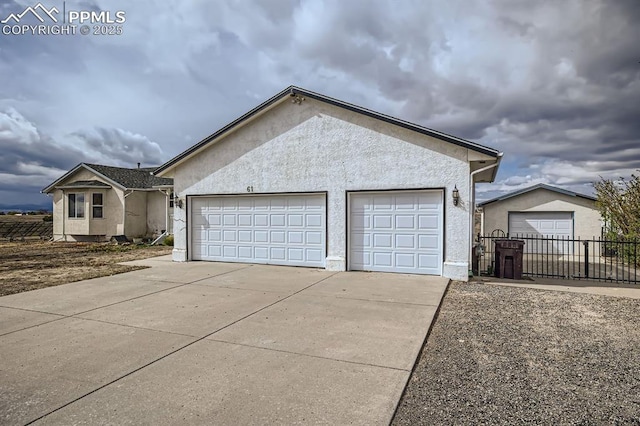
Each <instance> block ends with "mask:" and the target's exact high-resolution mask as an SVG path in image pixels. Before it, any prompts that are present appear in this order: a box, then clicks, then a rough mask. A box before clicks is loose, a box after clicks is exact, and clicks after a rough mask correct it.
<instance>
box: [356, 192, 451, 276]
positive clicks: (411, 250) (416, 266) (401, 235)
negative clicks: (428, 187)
mask: <svg viewBox="0 0 640 426" xmlns="http://www.w3.org/2000/svg"><path fill="white" fill-rule="evenodd" d="M349 199H350V200H349V203H350V206H349V207H350V213H349V219H350V220H349V268H350V269H352V270H362V271H381V272H404V273H411V274H430V275H441V274H442V258H443V256H442V250H443V228H444V226H443V206H442V199H443V197H442V191H440V190H437V191H406V192H405V191H397V192H396V191H394V192H377V193H372V192H361V193H351V194H350V197H349Z"/></svg>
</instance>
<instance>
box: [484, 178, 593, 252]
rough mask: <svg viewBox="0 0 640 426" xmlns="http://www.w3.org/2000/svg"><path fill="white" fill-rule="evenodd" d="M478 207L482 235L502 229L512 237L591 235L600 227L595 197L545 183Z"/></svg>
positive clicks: (573, 236)
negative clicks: (479, 209)
mask: <svg viewBox="0 0 640 426" xmlns="http://www.w3.org/2000/svg"><path fill="white" fill-rule="evenodd" d="M478 207H481V208H482V210H483V213H482V217H483V222H482V228H483V230H482V232H483V233H484V234H485V235H491V233H492V232H493V233H494V235H498V234H499V233H500V231H502V232H504V233H505V234H509V236H512V237H517V236H518V235H520V236H531V237H543V236H544V237H550V238H557V239H573V238H581V239H585V238H587V239H591V238H593V237H596V238H599V237H600V233H601V229H602V221H601V217H600V212H599V211H598V209H597V208H596V198H595V197H591V196H589V195H583V194H578V193H576V192H573V191H567V190H565V189H561V188H556V187H553V186H549V185H545V184H539V185H535V186H532V187H530V188H526V189H523V190H520V191H515V192H511V193H509V194H506V195H503V196H501V197H498V198H495V199H493V200H489V201H485V202H483V203H479V204H478ZM494 231H495V232H494ZM532 244H533V242H531V244H530V245H532ZM531 250H533V248H531V249H530V250H529V251H531Z"/></svg>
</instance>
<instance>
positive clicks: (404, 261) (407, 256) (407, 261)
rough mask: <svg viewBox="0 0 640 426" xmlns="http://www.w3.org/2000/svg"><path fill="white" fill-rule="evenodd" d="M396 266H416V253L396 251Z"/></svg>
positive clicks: (411, 267) (412, 267)
mask: <svg viewBox="0 0 640 426" xmlns="http://www.w3.org/2000/svg"><path fill="white" fill-rule="evenodd" d="M395 258H396V259H395V260H396V266H397V267H398V268H410V269H414V268H415V267H416V261H415V260H416V255H415V254H414V253H395Z"/></svg>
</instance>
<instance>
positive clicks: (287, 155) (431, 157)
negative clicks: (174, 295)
mask: <svg viewBox="0 0 640 426" xmlns="http://www.w3.org/2000/svg"><path fill="white" fill-rule="evenodd" d="M501 158H502V153H501V152H499V151H497V150H495V149H493V148H489V147H486V146H483V145H480V144H478V143H476V142H472V141H468V140H465V139H462V138H459V137H456V136H453V135H449V134H445V133H442V132H438V131H436V130H433V129H429V128H426V127H422V126H420V125H417V124H412V123H409V122H407V121H404V120H399V119H396V118H393V117H390V116H387V115H384V114H380V113H377V112H375V111H371V110H369V109H367V108H363V107H359V106H357V105H353V104H351V103H348V102H344V101H341V100H339V99H335V98H331V97H328V96H324V95H322V94H320V93H316V92H312V91H309V90H306V89H302V88H300V87H295V86H291V87H288V88H287V89H285V90H283V91H281V92H280V93H278V94H276V95H275V96H273V97H272V98H270V99H268V100H266V101H265V102H263V103H261V104H260V105H258V106H256V107H255V108H253V109H252V110H250V111H248V112H247V113H245V114H244V115H242V116H240V117H238V118H237V119H235V120H234V121H232V122H230V123H229V124H227V125H225V126H223V127H221V128H220V129H218V130H216V131H214V132H213V133H211V134H210V135H209V136H207V137H205V138H204V139H202V140H200V141H199V142H197V143H196V144H194V145H193V146H191V147H190V148H188V149H187V150H185V151H184V152H182V153H181V154H179V155H177V156H176V157H174V158H173V159H171V160H169V161H168V162H167V163H165V164H163V165H162V166H160V167H159V168H158V169H156V171H155V172H154V173H155V175H157V176H161V177H168V178H169V177H170V178H173V179H174V191H175V194H176V198H177V200H178V201H177V204H176V206H177V207H176V208H175V209H174V215H175V216H174V246H173V250H172V254H171V256H172V259H173V260H174V261H176V262H185V261H191V260H207V261H222V262H246V263H269V264H276V265H285V266H288V265H294V266H309V267H316V268H318V267H319V268H324V269H326V270H328V271H347V270H362V271H382V272H399V273H408V274H432V275H436V276H444V277H447V278H451V279H455V280H462V281H466V280H468V279H469V267H470V265H469V260H470V258H471V257H470V250H471V241H472V224H473V207H472V206H473V204H474V200H475V184H476V183H479V182H492V181H493V180H494V179H495V176H496V173H497V171H498V166H499V164H500V161H501ZM254 191H255V192H254ZM515 210H516V211H520V210H517V209H515ZM505 220H506V219H505ZM505 226H506V225H505ZM445 238H446V240H445Z"/></svg>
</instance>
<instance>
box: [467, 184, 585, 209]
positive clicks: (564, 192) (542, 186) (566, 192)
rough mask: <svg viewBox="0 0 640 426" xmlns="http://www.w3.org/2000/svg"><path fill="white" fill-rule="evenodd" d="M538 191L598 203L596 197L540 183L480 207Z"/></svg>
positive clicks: (486, 202)
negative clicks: (544, 190) (551, 192)
mask: <svg viewBox="0 0 640 426" xmlns="http://www.w3.org/2000/svg"><path fill="white" fill-rule="evenodd" d="M536 189H546V190H548V191H553V192H557V193H558V194H562V195H568V196H569V197H579V198H584V199H587V200H591V201H596V200H597V198H596V197H592V196H591V195H585V194H579V193H577V192H573V191H569V190H568V189H562V188H558V187H556V186H551V185H547V184H545V183H539V184H537V185H533V186H530V187H528V188H524V189H520V190H518V191H513V192H509V193H508V194H504V195H502V196H500V197H497V198H493V199H491V200H488V201H483V202H482V203H478V207H483V206H486V205H487V204H491V203H495V202H497V201H503V200H507V199H509V198H513V197H517V196H518V195H522V194H526V193H527V192H531V191H535V190H536Z"/></svg>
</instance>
